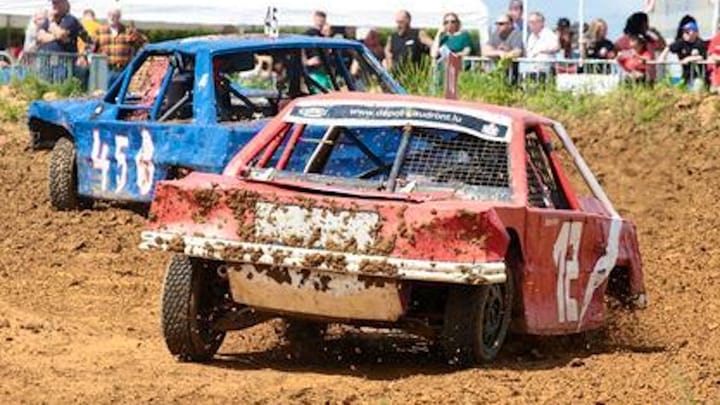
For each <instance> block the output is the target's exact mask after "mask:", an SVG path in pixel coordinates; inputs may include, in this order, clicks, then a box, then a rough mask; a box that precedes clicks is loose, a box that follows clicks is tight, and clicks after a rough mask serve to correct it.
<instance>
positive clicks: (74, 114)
mask: <svg viewBox="0 0 720 405" xmlns="http://www.w3.org/2000/svg"><path fill="white" fill-rule="evenodd" d="M98 105H102V99H101V98H78V99H64V100H55V101H45V100H36V101H33V102H32V103H30V106H29V107H28V118H29V119H39V120H42V121H46V122H49V123H52V124H55V125H59V126H62V127H64V128H66V129H68V130H71V129H72V123H73V122H74V121H77V120H78V119H88V117H90V115H91V114H93V112H94V111H95V109H96V108H97V107H98Z"/></svg>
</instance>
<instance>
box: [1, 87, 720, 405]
mask: <svg viewBox="0 0 720 405" xmlns="http://www.w3.org/2000/svg"><path fill="white" fill-rule="evenodd" d="M718 103H719V102H718V100H717V99H713V98H710V99H704V100H703V99H700V98H695V97H688V98H687V99H683V100H681V102H679V103H678V105H676V106H673V108H672V109H670V110H668V111H665V112H664V114H665V115H664V116H661V117H660V119H658V120H656V121H655V122H653V123H650V124H643V125H639V124H637V123H636V120H634V119H633V117H632V116H631V115H623V114H626V113H623V112H622V110H623V109H622V108H618V109H615V110H607V111H598V112H596V113H595V114H593V116H592V117H591V118H590V119H585V120H570V122H568V123H567V124H568V127H569V129H570V131H571V133H572V134H574V135H573V136H575V137H576V141H577V144H578V146H579V148H580V150H581V151H582V152H583V153H584V155H585V156H586V157H587V159H588V161H589V163H590V165H591V166H592V167H593V168H594V169H595V171H596V172H598V173H599V175H600V178H601V179H602V182H603V183H604V184H605V186H606V188H607V190H608V192H609V194H610V196H611V197H612V198H613V200H614V202H615V203H616V206H617V207H618V208H619V209H620V210H621V211H622V212H623V213H624V214H626V215H628V216H630V217H632V218H634V219H635V220H636V221H637V223H638V226H639V230H640V242H641V247H642V253H643V259H644V261H645V266H646V267H645V270H646V274H647V278H646V282H647V286H648V289H649V293H650V299H651V301H650V307H649V308H648V309H647V310H645V311H643V312H639V313H636V314H627V313H623V312H616V313H614V315H613V318H612V319H611V321H610V323H609V327H608V330H607V331H605V332H604V333H600V334H596V335H593V336H591V337H585V338H577V337H574V338H573V337H571V338H554V339H531V338H521V337H513V338H512V340H511V342H509V343H508V345H507V347H506V350H505V351H504V353H503V355H502V356H501V358H500V359H499V360H498V361H497V362H496V363H495V364H493V365H491V366H488V367H486V368H478V369H471V370H456V369H453V368H451V367H449V366H447V365H444V364H443V363H442V361H441V360H440V359H439V358H437V357H436V356H435V355H433V354H432V353H431V352H430V351H429V350H428V349H427V347H426V346H424V344H423V342H421V341H416V340H413V339H410V338H408V337H407V336H404V335H400V334H397V335H396V334H380V335H379V334H378V333H370V334H367V333H358V332H357V331H354V330H347V329H340V330H338V331H336V333H335V334H333V336H331V337H330V338H329V339H328V340H327V342H326V345H325V347H323V348H317V349H316V350H314V351H311V352H309V353H307V354H306V355H305V356H303V358H302V359H296V358H294V357H292V356H290V355H289V353H290V351H288V350H287V349H286V348H285V346H284V345H283V344H282V342H281V341H280V340H279V339H278V338H277V334H276V333H275V328H276V327H277V325H276V324H274V323H269V324H266V325H259V326H258V327H255V328H253V329H251V330H249V331H246V332H243V333H237V334H234V335H232V336H231V338H230V339H229V340H228V341H226V343H225V345H224V346H223V347H222V348H221V355H220V356H218V358H217V360H216V361H214V362H212V363H210V364H206V365H196V364H183V363H178V362H176V361H175V360H174V359H173V358H172V357H171V356H170V355H169V354H168V353H167V351H166V350H165V347H164V344H163V342H162V338H161V336H160V332H159V326H158V324H159V315H158V312H159V296H160V288H161V282H162V272H163V270H164V266H165V264H166V262H167V260H168V256H167V255H164V254H157V253H154V254H152V253H146V252H141V251H139V250H138V249H137V244H138V241H139V232H140V230H141V228H142V225H143V221H144V218H143V217H142V216H141V215H139V214H136V213H135V212H133V211H131V210H128V209H121V208H113V207H100V208H98V209H96V210H93V211H83V212H70V213H59V212H53V211H52V210H51V209H50V208H49V202H48V197H47V192H46V178H45V176H46V172H47V159H48V154H47V152H30V151H28V150H26V149H25V145H26V139H27V131H26V129H25V128H24V127H23V126H22V125H21V124H8V123H2V124H0V402H1V403H20V402H30V403H40V402H43V403H71V402H81V403H116V402H123V403H146V402H154V403H170V402H197V401H202V402H218V403H219V402H228V401H232V402H234V403H246V402H256V403H317V402H326V401H327V402H329V403H368V402H369V403H393V402H399V403H403V402H411V403H439V402H460V403H469V402H470V403H472V402H489V401H500V402H508V403H537V402H545V403H553V404H555V403H602V404H604V403H618V404H631V403H678V402H681V403H685V402H692V401H701V402H707V403H716V402H719V401H720V215H718V213H717V212H716V211H717V209H718V203H717V201H718V199H720V161H718V158H717V156H720V139H718V138H717V134H718V133H720V132H719V131H720V120H718V119H717V117H718Z"/></svg>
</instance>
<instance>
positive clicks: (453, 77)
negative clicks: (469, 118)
mask: <svg viewBox="0 0 720 405" xmlns="http://www.w3.org/2000/svg"><path fill="white" fill-rule="evenodd" d="M461 71H462V56H458V55H456V54H454V53H452V52H450V53H449V54H448V56H447V58H445V98H447V99H450V100H457V99H458V78H459V76H460V72H461Z"/></svg>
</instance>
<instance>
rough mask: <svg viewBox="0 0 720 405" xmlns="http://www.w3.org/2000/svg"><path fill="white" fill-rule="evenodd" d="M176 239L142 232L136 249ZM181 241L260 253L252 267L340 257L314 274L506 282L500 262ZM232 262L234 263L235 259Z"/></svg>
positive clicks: (203, 252) (194, 249)
mask: <svg viewBox="0 0 720 405" xmlns="http://www.w3.org/2000/svg"><path fill="white" fill-rule="evenodd" d="M178 237H179V235H177V234H173V233H162V232H143V233H142V242H141V244H140V248H141V249H143V250H168V246H169V245H170V244H171V241H173V240H174V239H176V238H178ZM182 239H183V241H184V244H185V246H184V247H185V250H184V253H185V254H186V255H188V256H193V257H202V258H206V259H213V260H226V259H225V258H224V256H225V254H224V253H225V249H227V248H231V249H243V250H247V251H249V252H252V251H255V250H257V249H260V250H261V251H262V252H263V255H262V256H261V257H260V258H255V260H254V263H256V264H267V265H278V263H275V259H276V258H277V257H278V256H279V254H281V255H283V256H286V257H284V259H283V261H282V264H281V265H282V266H286V267H294V268H303V267H306V265H305V258H307V257H309V256H311V255H317V254H325V255H336V256H344V257H345V262H346V266H345V268H344V269H337V268H334V267H329V266H327V265H326V264H325V263H323V264H321V265H320V266H318V267H317V268H315V270H319V271H326V272H339V273H347V274H361V275H368V276H389V277H391V278H397V279H405V280H417V281H429V282H438V283H455V284H501V283H504V282H505V281H506V274H505V270H506V268H505V263H503V262H484V263H466V262H442V261H429V260H413V259H398V258H392V257H385V256H375V255H364V254H355V253H343V252H332V251H327V250H320V249H305V248H296V247H288V246H277V245H267V244H259V243H245V242H237V241H231V240H223V239H215V238H204V237H194V236H185V237H182ZM251 256H252V254H251V253H247V254H244V255H243V257H242V261H244V262H253V260H252V257H251ZM232 259H233V260H238V259H237V258H236V257H233V258H232ZM367 262H369V263H373V264H379V265H389V266H393V267H394V268H395V269H397V274H395V275H389V274H381V273H371V272H367V271H363V270H364V269H363V267H364V266H362V264H363V263H367Z"/></svg>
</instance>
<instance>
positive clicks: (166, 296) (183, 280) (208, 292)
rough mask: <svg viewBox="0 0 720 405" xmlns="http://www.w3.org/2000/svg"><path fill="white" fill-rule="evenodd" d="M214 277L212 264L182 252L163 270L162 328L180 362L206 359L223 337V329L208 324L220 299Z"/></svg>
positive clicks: (167, 342)
mask: <svg viewBox="0 0 720 405" xmlns="http://www.w3.org/2000/svg"><path fill="white" fill-rule="evenodd" d="M217 278H218V276H217V273H216V271H215V269H214V268H212V266H209V265H208V264H207V263H206V262H202V261H200V260H195V259H191V258H189V257H187V256H184V255H175V256H173V258H172V260H171V261H170V264H169V265H168V267H167V270H166V271H165V283H164V285H163V294H162V331H163V336H164V338H165V343H166V345H167V347H168V350H170V353H172V354H173V355H175V356H176V357H177V358H178V359H179V360H181V361H191V362H203V361H208V360H210V359H212V357H213V356H214V355H215V353H217V351H218V349H219V348H220V345H221V344H222V342H223V340H224V339H225V332H219V331H215V330H212V328H211V326H210V318H211V316H212V313H213V311H214V310H215V308H217V305H218V300H221V299H222V297H218V296H217V295H218V293H217V290H216V289H215V288H214V282H215V280H216V279H217Z"/></svg>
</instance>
